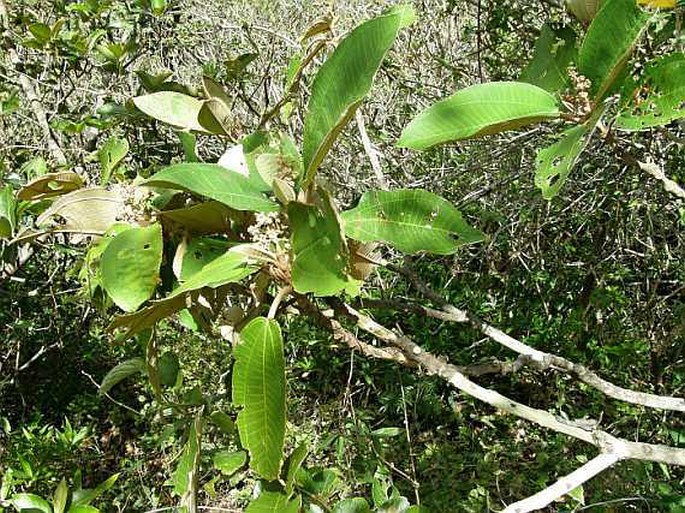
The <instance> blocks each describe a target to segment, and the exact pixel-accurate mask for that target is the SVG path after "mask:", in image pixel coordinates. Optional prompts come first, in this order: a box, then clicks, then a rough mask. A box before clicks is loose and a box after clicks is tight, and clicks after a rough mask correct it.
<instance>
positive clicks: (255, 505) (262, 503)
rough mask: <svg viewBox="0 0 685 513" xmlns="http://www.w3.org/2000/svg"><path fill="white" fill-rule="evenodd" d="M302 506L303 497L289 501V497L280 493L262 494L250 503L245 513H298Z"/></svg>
mask: <svg viewBox="0 0 685 513" xmlns="http://www.w3.org/2000/svg"><path fill="white" fill-rule="evenodd" d="M301 506H302V497H300V496H299V495H297V496H296V497H295V498H294V499H292V500H288V496H287V495H285V494H283V493H279V492H267V491H265V492H262V493H261V494H260V495H259V497H257V498H256V499H254V500H253V501H252V502H250V505H249V506H248V507H247V508H246V509H245V513H298V511H300V507H301Z"/></svg>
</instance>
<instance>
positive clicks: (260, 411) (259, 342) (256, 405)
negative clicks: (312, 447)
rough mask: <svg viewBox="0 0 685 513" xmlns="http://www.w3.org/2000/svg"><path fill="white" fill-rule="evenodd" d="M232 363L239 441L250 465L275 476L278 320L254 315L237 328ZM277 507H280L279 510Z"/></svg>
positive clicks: (280, 412) (278, 457)
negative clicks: (242, 326)
mask: <svg viewBox="0 0 685 513" xmlns="http://www.w3.org/2000/svg"><path fill="white" fill-rule="evenodd" d="M240 340H241V342H240V343H239V344H238V346H237V347H236V348H235V359H236V361H235V365H234V367H233V402H234V403H235V404H236V405H237V406H242V407H243V409H242V410H241V411H240V413H239V414H238V421H237V425H238V433H239V434H240V442H241V444H242V445H243V447H245V448H246V449H247V450H248V451H249V452H250V467H251V468H252V469H253V470H254V471H255V472H257V474H259V475H260V476H261V477H263V478H264V479H268V480H270V481H272V480H275V479H278V475H279V472H280V469H281V463H282V461H283V443H284V439H285V358H284V356H283V338H282V336H281V328H280V327H279V325H278V323H277V322H275V321H273V320H269V319H266V318H264V317H258V318H256V319H254V320H252V321H251V322H250V323H249V324H248V325H247V326H245V327H244V328H243V329H242V331H241V332H240ZM279 511H280V510H279Z"/></svg>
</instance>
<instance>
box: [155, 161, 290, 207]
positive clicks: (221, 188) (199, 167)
mask: <svg viewBox="0 0 685 513" xmlns="http://www.w3.org/2000/svg"><path fill="white" fill-rule="evenodd" d="M144 184H145V185H147V186H150V187H167V188H170V189H181V190H185V191H188V192H191V193H193V194H197V195H199V196H204V197H207V198H210V199H213V200H216V201H219V202H221V203H223V204H224V205H227V206H229V207H231V208H234V209H236V210H250V211H258V212H273V211H275V210H278V205H277V204H276V203H274V202H273V201H271V200H269V199H268V198H266V197H265V196H264V195H263V194H262V193H261V192H260V191H259V190H258V189H256V188H255V187H254V186H253V185H252V184H251V183H250V182H249V180H248V179H247V178H246V177H244V176H243V175H240V174H238V173H236V172H234V171H229V170H228V169H226V168H224V167H222V166H219V165H216V164H200V163H195V162H188V163H185V164H176V165H173V166H169V167H166V168H164V169H162V170H161V171H159V172H158V173H156V174H155V175H154V176H153V177H152V178H150V179H148V180H147V181H145V182H144Z"/></svg>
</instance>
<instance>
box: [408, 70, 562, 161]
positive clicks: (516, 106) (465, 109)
mask: <svg viewBox="0 0 685 513" xmlns="http://www.w3.org/2000/svg"><path fill="white" fill-rule="evenodd" d="M558 116H559V107H558V105H557V100H556V99H555V98H554V96H552V95H551V94H549V93H548V92H547V91H545V90H544V89H541V88H539V87H537V86H534V85H532V84H526V83H523V82H489V83H486V84H476V85H474V86H471V87H467V88H466V89H462V90H461V91H458V92H457V93H455V94H453V95H452V96H450V97H449V98H447V99H445V100H441V101H439V102H437V103H435V104H434V105H432V106H430V107H428V109H426V110H424V111H423V112H421V113H420V114H419V115H418V116H417V117H416V118H414V120H413V121H412V122H411V123H409V125H408V126H407V127H406V128H405V129H404V131H403V132H402V135H401V137H400V140H399V141H398V142H397V145H398V146H400V147H403V148H412V149H415V150H425V149H427V148H430V147H431V146H435V145H436V144H441V143H445V142H449V141H458V140H462V139H469V138H471V137H480V136H483V135H489V134H496V133H498V132H502V131H504V130H511V129H514V128H519V127H522V126H524V125H528V124H530V123H534V122H536V121H542V120H545V119H554V118H556V117H558Z"/></svg>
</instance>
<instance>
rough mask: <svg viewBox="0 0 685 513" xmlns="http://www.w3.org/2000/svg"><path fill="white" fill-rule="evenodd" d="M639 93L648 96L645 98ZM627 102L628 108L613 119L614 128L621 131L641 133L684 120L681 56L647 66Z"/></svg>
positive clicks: (683, 61) (684, 57) (684, 64)
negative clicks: (637, 131)
mask: <svg viewBox="0 0 685 513" xmlns="http://www.w3.org/2000/svg"><path fill="white" fill-rule="evenodd" d="M643 92H648V93H647V96H646V97H644V96H643ZM629 98H630V104H629V105H628V108H627V109H626V110H624V111H623V112H622V113H621V114H620V115H619V116H618V118H617V119H616V126H617V127H619V128H623V129H624V130H644V129H647V128H652V127H655V126H662V125H666V124H668V123H670V122H671V121H674V120H676V119H680V118H683V117H685V55H683V54H682V53H675V54H671V55H666V56H664V57H660V58H659V59H657V60H656V61H654V62H652V63H650V64H649V65H648V66H647V69H646V70H645V74H644V79H643V80H642V81H641V82H640V83H639V84H636V86H635V88H631V90H630V91H629Z"/></svg>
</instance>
